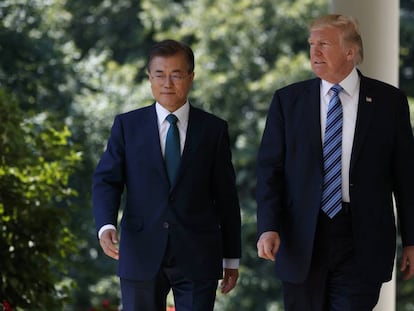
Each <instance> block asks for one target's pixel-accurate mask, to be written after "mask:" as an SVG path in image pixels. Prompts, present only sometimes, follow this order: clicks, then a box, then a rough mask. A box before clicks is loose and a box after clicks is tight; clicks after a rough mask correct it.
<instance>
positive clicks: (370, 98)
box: [365, 96, 372, 104]
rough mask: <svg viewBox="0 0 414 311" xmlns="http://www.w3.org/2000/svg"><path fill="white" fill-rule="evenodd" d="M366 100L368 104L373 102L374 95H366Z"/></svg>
mask: <svg viewBox="0 0 414 311" xmlns="http://www.w3.org/2000/svg"><path fill="white" fill-rule="evenodd" d="M365 102H366V103H368V104H369V103H372V97H369V96H366V97H365Z"/></svg>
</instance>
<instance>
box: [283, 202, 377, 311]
mask: <svg viewBox="0 0 414 311" xmlns="http://www.w3.org/2000/svg"><path fill="white" fill-rule="evenodd" d="M373 260H375V258H373ZM381 285H382V283H371V282H369V281H367V280H365V279H364V277H363V275H362V274H361V273H359V272H358V270H357V269H356V264H355V257H354V247H353V236H352V221H351V210H350V208H349V205H348V204H347V205H346V206H345V207H344V208H343V209H342V211H341V212H340V213H339V214H337V215H336V216H335V217H334V218H332V219H330V218H329V217H328V216H326V214H325V213H324V212H322V211H321V212H320V215H319V218H318V226H317V230H316V235H315V243H314V249H313V257H312V262H311V267H310V271H309V274H308V277H307V278H306V280H305V281H304V282H303V283H300V284H293V283H288V282H283V292H284V304H285V310H286V311H370V310H372V309H373V308H374V307H375V305H376V304H377V302H378V298H379V292H380V289H381Z"/></svg>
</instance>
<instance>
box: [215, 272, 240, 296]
mask: <svg viewBox="0 0 414 311" xmlns="http://www.w3.org/2000/svg"><path fill="white" fill-rule="evenodd" d="M238 278H239V269H228V268H224V276H223V280H222V281H221V284H220V287H221V292H222V293H223V294H227V293H229V292H230V291H231V290H232V289H233V288H234V287H235V286H236V283H237V279H238Z"/></svg>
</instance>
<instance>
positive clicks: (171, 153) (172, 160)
mask: <svg viewBox="0 0 414 311" xmlns="http://www.w3.org/2000/svg"><path fill="white" fill-rule="evenodd" d="M166 120H167V121H168V122H169V123H170V127H169V129H168V132H167V139H166V140H165V165H166V167H167V173H168V178H169V180H170V185H172V184H173V182H174V180H175V177H176V175H177V171H178V167H179V165H180V158H181V152H180V134H179V132H178V128H177V120H178V119H177V117H176V116H175V115H173V114H169V115H168V116H167V117H166Z"/></svg>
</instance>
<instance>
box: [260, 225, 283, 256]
mask: <svg viewBox="0 0 414 311" xmlns="http://www.w3.org/2000/svg"><path fill="white" fill-rule="evenodd" d="M279 245H280V239H279V234H278V233H277V232H273V231H269V232H264V233H263V234H262V235H261V236H260V238H259V241H258V242H257V252H258V256H259V257H260V258H263V259H268V260H272V261H275V255H276V253H277V251H278V249H279Z"/></svg>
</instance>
